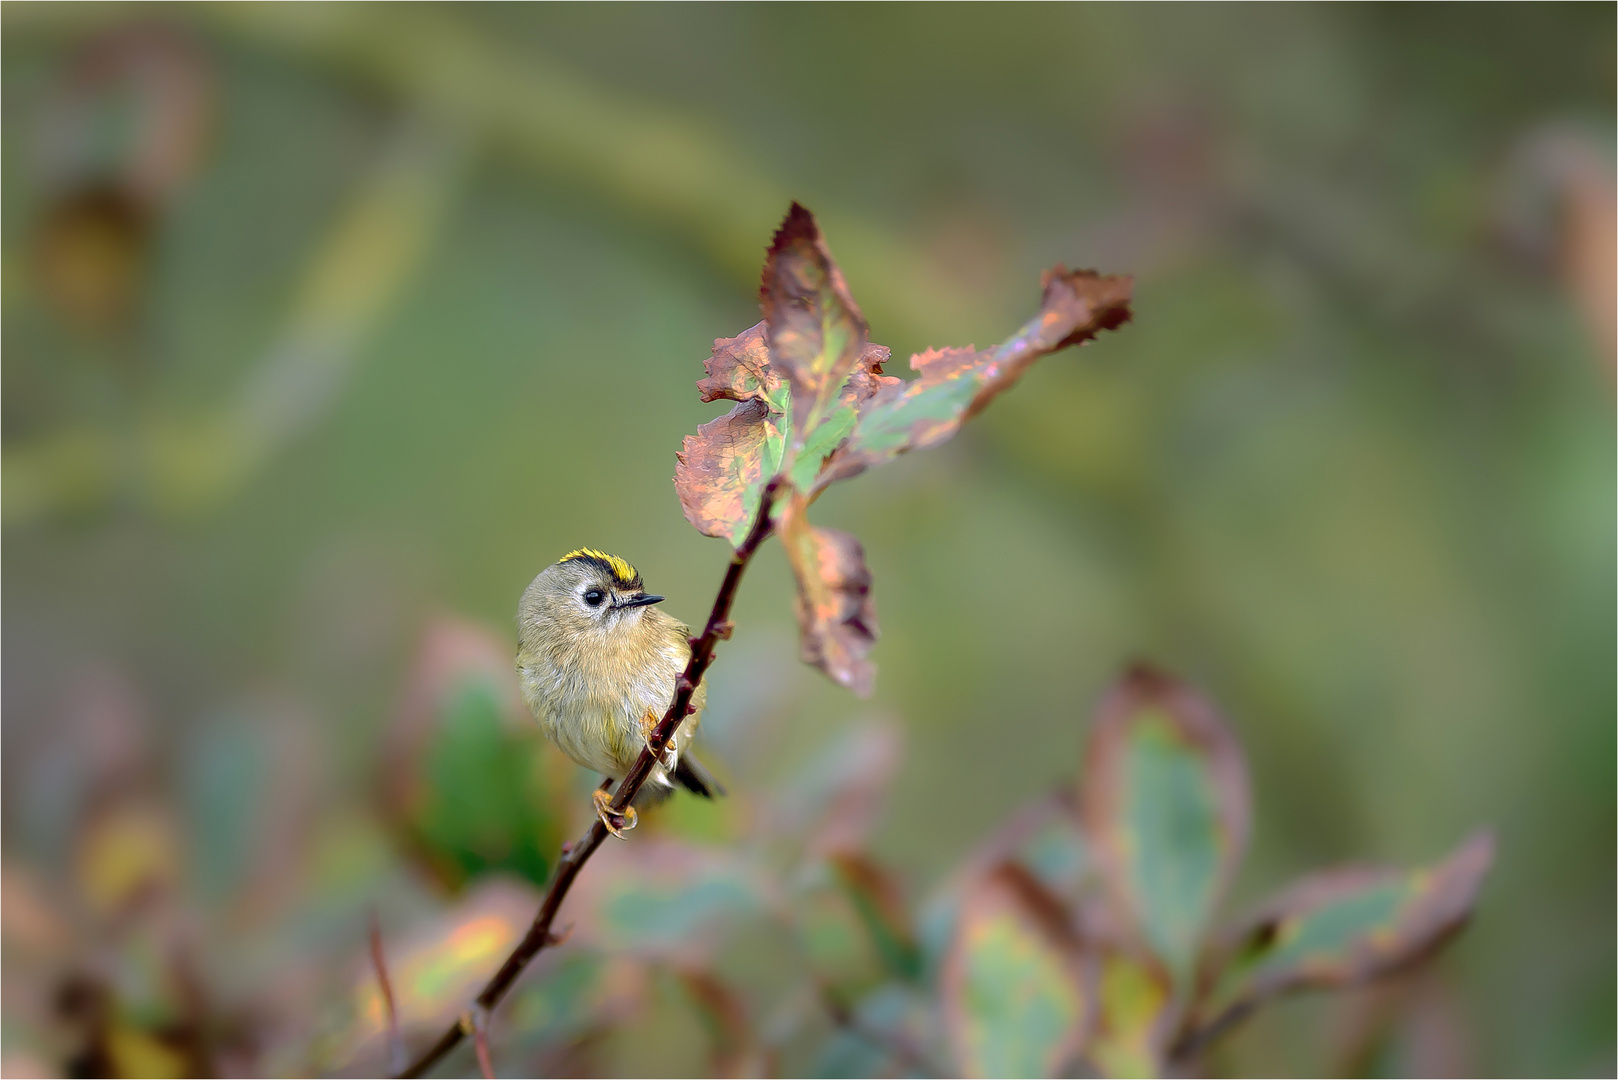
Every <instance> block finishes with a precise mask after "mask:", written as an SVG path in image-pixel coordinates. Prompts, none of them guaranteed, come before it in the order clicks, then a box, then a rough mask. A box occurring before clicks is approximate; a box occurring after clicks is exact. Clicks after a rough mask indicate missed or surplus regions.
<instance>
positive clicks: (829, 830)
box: [765, 720, 904, 855]
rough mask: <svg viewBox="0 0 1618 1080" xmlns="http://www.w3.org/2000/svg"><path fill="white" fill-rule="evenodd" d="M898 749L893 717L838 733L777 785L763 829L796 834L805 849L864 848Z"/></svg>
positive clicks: (901, 739) (901, 741) (819, 852)
mask: <svg viewBox="0 0 1618 1080" xmlns="http://www.w3.org/2000/svg"><path fill="white" fill-rule="evenodd" d="M903 749H904V733H903V731H902V730H901V729H900V728H899V726H898V725H897V724H894V723H892V722H888V721H875V720H873V721H867V722H864V723H859V724H855V725H854V726H852V727H850V728H849V729H848V730H847V731H844V732H842V733H840V734H839V735H838V736H837V737H836V738H834V739H832V740H831V742H830V743H829V744H828V745H827V746H826V747H825V748H824V749H823V750H821V751H820V752H819V753H818V754H816V755H815V756H814V758H813V760H811V761H810V762H809V764H808V765H807V766H805V767H804V769H803V770H802V771H801V772H799V773H798V774H797V775H796V776H794V777H792V779H790V780H789V781H787V783H785V784H783V785H781V787H780V789H779V790H778V793H777V796H776V799H775V802H774V805H773V807H772V809H771V813H770V815H769V819H768V820H767V821H766V823H765V829H766V831H767V833H770V834H774V835H776V836H779V837H783V838H785V837H786V836H788V835H789V834H790V835H791V836H797V835H800V834H801V835H802V836H803V845H802V846H803V847H804V848H805V849H806V850H807V852H808V853H809V854H810V855H829V854H834V853H836V852H841V851H857V850H859V849H861V848H863V847H864V846H865V841H866V838H867V837H868V836H869V834H870V831H871V827H872V825H873V824H874V823H875V821H876V818H877V815H878V814H879V813H880V812H881V810H882V807H883V805H884V803H885V801H886V798H887V792H888V782H889V781H890V780H892V779H893V775H894V773H895V772H897V771H898V768H899V763H900V758H901V754H902V752H903Z"/></svg>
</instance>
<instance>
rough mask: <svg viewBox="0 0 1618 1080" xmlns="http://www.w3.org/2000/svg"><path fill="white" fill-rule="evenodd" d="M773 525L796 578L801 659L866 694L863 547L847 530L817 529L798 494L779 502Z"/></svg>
mask: <svg viewBox="0 0 1618 1080" xmlns="http://www.w3.org/2000/svg"><path fill="white" fill-rule="evenodd" d="M778 506H779V509H778V510H777V511H776V528H777V529H778V531H779V532H780V535H781V544H782V546H783V547H785V548H786V553H787V560H788V561H789V562H790V563H791V564H792V573H793V574H794V575H795V576H796V577H797V579H798V598H797V612H798V628H799V631H800V632H801V638H800V644H801V649H800V651H801V654H802V656H803V659H804V662H805V663H808V664H813V665H814V666H815V667H818V668H819V669H820V670H822V671H824V672H825V673H826V674H827V675H830V676H831V677H832V678H833V679H834V680H836V681H837V682H839V683H841V684H842V685H844V686H846V687H848V688H849V689H851V690H853V691H854V692H855V693H857V694H862V695H863V694H869V693H870V692H871V683H872V680H873V679H874V678H875V677H876V666H875V665H874V664H872V663H871V662H870V661H869V660H867V659H866V657H867V655H869V653H870V651H871V647H872V646H873V645H875V644H876V636H877V626H876V604H875V602H874V601H873V600H872V599H871V572H870V571H869V570H867V569H866V567H865V549H864V548H862V547H861V546H860V542H859V541H858V540H856V539H854V537H852V536H850V535H849V534H848V533H845V532H839V531H838V530H836V529H817V528H815V527H814V526H813V525H810V524H809V520H808V518H807V516H806V511H807V508H808V503H807V500H805V499H804V497H803V495H802V494H801V493H799V492H796V491H795V492H793V493H792V495H791V497H790V498H787V499H785V500H783V501H782V502H781V503H780V504H778Z"/></svg>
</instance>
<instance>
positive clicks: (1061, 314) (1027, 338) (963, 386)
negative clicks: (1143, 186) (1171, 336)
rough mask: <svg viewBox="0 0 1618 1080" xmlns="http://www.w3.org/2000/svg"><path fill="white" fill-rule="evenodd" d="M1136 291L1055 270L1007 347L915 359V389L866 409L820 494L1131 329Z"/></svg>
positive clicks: (1124, 282) (894, 387)
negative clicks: (1107, 335) (1062, 357)
mask: <svg viewBox="0 0 1618 1080" xmlns="http://www.w3.org/2000/svg"><path fill="white" fill-rule="evenodd" d="M1132 289H1133V283H1132V280H1131V279H1130V278H1128V277H1104V276H1102V275H1100V274H1097V273H1095V272H1094V271H1091V270H1077V271H1069V270H1068V269H1066V268H1065V267H1062V266H1057V267H1055V268H1054V269H1052V270H1050V271H1048V272H1047V273H1046V274H1045V281H1044V290H1045V291H1044V297H1043V300H1042V302H1041V305H1040V310H1039V314H1037V315H1035V316H1034V317H1033V318H1032V319H1030V320H1029V321H1028V322H1027V323H1026V324H1025V325H1024V326H1023V327H1022V328H1021V329H1020V330H1018V331H1017V333H1016V334H1015V335H1013V336H1012V337H1011V338H1010V339H1009V340H1007V341H1006V342H1005V343H1004V344H1002V345H1000V346H999V347H997V348H995V349H990V350H988V351H985V352H979V351H978V350H976V349H974V348H972V347H971V346H967V347H966V348H964V349H942V350H938V349H933V350H929V351H927V352H924V353H921V354H919V355H916V356H913V357H911V358H910V366H911V368H913V369H914V370H915V371H916V372H917V373H918V375H919V377H918V378H917V379H916V380H915V381H913V382H909V383H904V382H899V381H897V380H894V381H893V382H891V383H889V384H887V385H884V386H883V387H881V388H880V390H879V391H878V392H877V393H876V394H875V395H873V396H872V397H870V398H869V399H868V400H866V401H864V402H863V403H862V404H861V405H860V407H859V421H858V423H857V424H856V425H855V427H854V430H853V432H852V434H851V435H850V436H849V438H848V441H847V443H845V444H844V445H843V446H842V447H841V448H839V449H838V450H837V452H836V453H835V454H833V455H832V458H831V460H829V461H828V462H827V463H826V467H825V469H824V471H823V472H822V473H821V474H820V478H819V480H818V481H817V482H816V485H815V489H814V490H816V491H818V490H820V489H821V488H824V487H825V486H826V485H827V484H830V483H832V482H833V481H836V480H843V479H846V478H848V477H850V476H854V475H856V474H858V473H861V472H863V471H865V470H866V469H868V468H870V467H871V466H873V465H880V464H883V463H884V462H887V461H891V460H892V459H893V458H894V457H896V456H898V455H899V454H902V453H905V452H906V451H909V450H916V449H921V448H923V447H928V446H936V445H938V444H939V443H941V442H944V441H945V440H946V439H949V438H950V437H951V436H953V435H954V434H955V433H956V432H957V431H959V430H960V427H961V425H962V424H964V423H965V422H966V421H967V420H970V419H971V418H972V417H974V416H976V415H977V414H978V413H980V412H982V411H983V409H984V408H985V407H986V406H987V405H988V404H989V402H990V401H992V400H994V398H995V397H997V396H998V395H1000V394H1001V393H1004V392H1005V391H1006V390H1008V389H1010V388H1011V387H1012V386H1013V385H1014V384H1015V383H1016V382H1017V380H1018V379H1020V378H1021V377H1022V375H1023V372H1025V371H1027V370H1028V368H1030V367H1031V366H1033V364H1034V362H1035V361H1037V360H1038V359H1040V357H1043V356H1047V355H1049V354H1050V353H1053V352H1055V351H1057V350H1058V349H1065V348H1067V347H1068V346H1070V345H1080V344H1083V343H1084V342H1086V341H1088V340H1090V339H1091V338H1093V337H1095V336H1096V334H1098V333H1100V332H1101V331H1103V330H1112V329H1116V328H1117V327H1119V326H1122V325H1123V324H1124V323H1125V322H1127V321H1129V318H1130V310H1129V299H1130V293H1131V291H1132Z"/></svg>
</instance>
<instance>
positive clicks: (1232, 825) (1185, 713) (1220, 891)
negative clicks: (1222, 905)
mask: <svg viewBox="0 0 1618 1080" xmlns="http://www.w3.org/2000/svg"><path fill="white" fill-rule="evenodd" d="M1080 806H1081V812H1082V815H1083V818H1084V823H1085V831H1086V833H1087V835H1088V836H1089V839H1090V843H1091V846H1092V848H1093V854H1094V857H1095V860H1096V863H1097V865H1098V867H1099V869H1100V871H1101V875H1102V878H1103V880H1104V881H1105V882H1106V885H1107V892H1108V895H1109V896H1110V897H1111V899H1112V901H1113V904H1114V906H1115V907H1116V909H1117V914H1118V917H1119V918H1120V919H1121V920H1122V922H1123V924H1124V925H1125V926H1126V927H1127V928H1128V929H1129V931H1130V932H1131V933H1132V935H1133V936H1134V937H1135V939H1136V940H1137V941H1138V942H1140V943H1141V944H1142V945H1144V946H1146V947H1147V948H1148V949H1150V950H1151V952H1152V953H1153V954H1155V955H1156V956H1158V957H1160V958H1161V959H1162V961H1163V962H1164V963H1165V964H1166V965H1167V967H1168V968H1169V970H1170V971H1172V972H1173V973H1174V975H1175V976H1176V978H1178V979H1181V980H1185V979H1188V978H1189V976H1190V974H1191V970H1192V967H1193V966H1194V964H1195V961H1196V957H1197V954H1198V952H1199V950H1200V948H1201V943H1202V937H1203V934H1204V932H1205V931H1206V929H1207V927H1208V924H1209V922H1210V920H1211V919H1212V916H1213V913H1214V910H1215V908H1216V907H1217V906H1218V903H1219V900H1220V898H1221V897H1222V896H1223V895H1224V893H1225V890H1226V889H1227V888H1228V887H1229V885H1230V880H1231V878H1232V877H1233V876H1234V874H1235V872H1236V867H1237V865H1238V864H1239V863H1240V861H1241V856H1242V852H1243V849H1244V848H1245V846H1246V843H1247V828H1248V814H1249V807H1248V791H1247V767H1246V764H1245V762H1244V761H1243V758H1242V752H1241V747H1240V746H1238V745H1237V743H1236V740H1235V738H1234V737H1233V736H1232V735H1231V734H1230V731H1229V730H1228V729H1227V728H1226V727H1225V725H1224V723H1223V721H1221V720H1220V719H1219V716H1218V714H1217V713H1216V712H1215V711H1214V708H1213V706H1212V705H1211V704H1210V703H1209V702H1208V701H1207V700H1205V699H1204V698H1203V697H1202V696H1201V695H1199V694H1197V693H1196V692H1195V691H1193V690H1191V689H1190V688H1189V687H1187V686H1186V685H1185V684H1183V683H1181V682H1179V681H1178V680H1176V679H1174V678H1171V677H1170V676H1167V675H1164V674H1162V673H1160V672H1157V671H1154V670H1152V669H1150V668H1146V667H1136V668H1134V669H1132V670H1130V671H1129V672H1127V673H1126V674H1125V675H1124V677H1123V678H1122V679H1121V680H1119V682H1118V683H1117V684H1116V685H1115V686H1114V687H1113V689H1112V690H1111V691H1110V692H1109V693H1108V695H1107V696H1106V698H1105V699H1104V700H1103V701H1102V703H1101V707H1100V709H1099V711H1098V714H1097V716H1096V721H1095V726H1094V727H1093V728H1092V729H1091V732H1090V742H1089V749H1088V752H1087V753H1086V755H1085V762H1084V771H1083V774H1082V777H1081V782H1080Z"/></svg>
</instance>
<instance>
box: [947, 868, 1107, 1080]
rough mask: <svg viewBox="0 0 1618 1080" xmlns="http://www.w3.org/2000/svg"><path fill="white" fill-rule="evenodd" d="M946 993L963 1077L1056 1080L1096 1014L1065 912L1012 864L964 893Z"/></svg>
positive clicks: (998, 870)
mask: <svg viewBox="0 0 1618 1080" xmlns="http://www.w3.org/2000/svg"><path fill="white" fill-rule="evenodd" d="M942 992H943V1008H944V1016H945V1026H946V1027H947V1029H948V1031H949V1037H950V1042H951V1045H952V1047H953V1049H954V1052H955V1062H956V1064H957V1066H958V1067H959V1068H960V1069H961V1072H962V1074H963V1075H966V1076H1054V1075H1056V1074H1057V1072H1058V1071H1059V1070H1061V1069H1062V1068H1063V1067H1064V1066H1065V1065H1067V1064H1068V1062H1069V1061H1070V1060H1071V1059H1072V1058H1073V1057H1074V1056H1075V1055H1076V1054H1077V1053H1078V1051H1079V1050H1080V1048H1081V1047H1082V1046H1083V1045H1084V1042H1085V1039H1086V1036H1087V1034H1088V1030H1089V1027H1090V1024H1091V1022H1092V1018H1093V1014H1094V1012H1095V1001H1094V997H1095V995H1094V992H1093V988H1092V985H1091V981H1090V980H1089V979H1088V978H1087V975H1086V972H1085V969H1084V959H1083V955H1082V952H1081V949H1080V946H1079V940H1078V937H1077V935H1076V934H1075V933H1074V930H1073V927H1072V925H1071V922H1070V920H1069V918H1068V915H1067V912H1066V911H1064V910H1063V908H1062V906H1061V904H1060V903H1058V902H1057V900H1056V899H1055V898H1054V897H1053V896H1051V895H1050V893H1048V892H1047V891H1046V890H1045V889H1044V888H1043V887H1042V886H1041V885H1040V884H1039V883H1038V882H1037V881H1035V880H1034V879H1033V877H1032V876H1031V875H1029V874H1028V872H1027V871H1025V870H1023V869H1022V868H1020V867H1018V866H1016V865H1014V864H1009V863H1008V864H1005V865H1002V866H1000V867H997V868H996V869H994V870H993V871H991V872H990V873H989V874H987V875H985V876H984V877H983V878H982V879H980V880H979V881H978V882H977V883H976V884H975V885H974V887H973V888H972V889H971V891H970V892H969V893H968V894H967V896H966V898H965V902H964V904H963V906H962V909H961V918H960V921H959V923H958V924H957V928H956V934H955V940H954V942H953V944H952V946H951V948H950V952H949V956H948V958H947V959H946V961H945V965H944V977H943V991H942Z"/></svg>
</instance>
